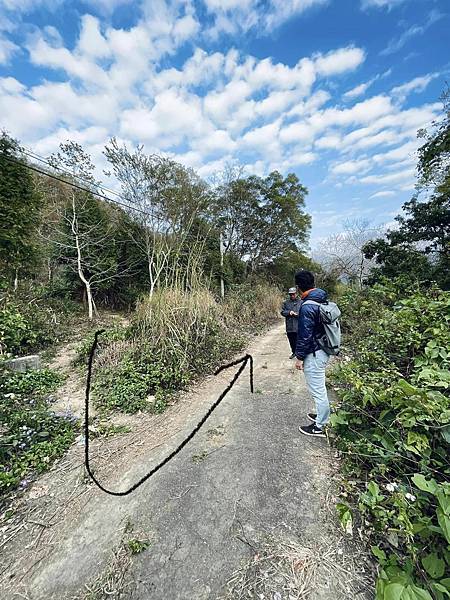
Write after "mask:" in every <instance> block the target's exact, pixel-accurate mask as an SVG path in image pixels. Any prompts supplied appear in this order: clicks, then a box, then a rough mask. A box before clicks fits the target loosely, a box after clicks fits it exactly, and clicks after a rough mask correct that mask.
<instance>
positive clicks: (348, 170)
mask: <svg viewBox="0 0 450 600" xmlns="http://www.w3.org/2000/svg"><path fill="white" fill-rule="evenodd" d="M370 166H371V161H370V160H369V159H367V158H363V159H360V160H349V161H347V162H342V163H337V164H335V165H333V166H332V167H331V169H330V171H331V172H332V173H333V174H334V175H353V174H354V173H361V172H363V171H367V169H369V168H370Z"/></svg>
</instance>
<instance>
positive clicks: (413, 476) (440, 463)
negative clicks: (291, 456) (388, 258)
mask: <svg viewBox="0 0 450 600" xmlns="http://www.w3.org/2000/svg"><path fill="white" fill-rule="evenodd" d="M347 300H348V302H347V301H346V299H345V298H344V299H343V301H341V302H340V305H341V306H342V308H343V310H344V319H343V320H344V322H346V321H347V319H346V315H348V316H349V320H348V321H347V329H348V333H349V337H350V347H347V349H346V350H347V356H346V357H345V360H343V361H342V362H340V364H339V365H338V367H337V368H336V369H335V371H334V374H333V378H334V380H335V382H336V383H337V385H338V388H339V392H338V395H339V398H340V401H339V410H338V412H337V413H336V414H334V415H332V418H331V423H332V432H333V434H334V436H335V444H336V445H337V447H338V448H339V449H340V450H341V451H342V452H343V454H344V456H345V461H344V468H345V471H344V472H345V473H346V474H347V476H348V478H349V480H350V481H351V482H352V483H350V484H347V485H346V486H345V488H346V489H345V490H344V498H345V496H349V497H350V498H351V499H352V501H353V502H350V504H349V503H348V502H345V501H343V502H341V503H340V504H339V506H338V509H339V513H340V516H341V521H342V522H343V524H348V522H349V520H351V519H352V512H353V513H354V516H355V517H357V516H358V514H359V516H360V517H359V518H360V521H361V523H364V524H365V529H366V533H367V535H368V536H369V539H370V540H371V542H372V550H373V553H374V555H375V556H376V557H377V558H378V560H379V563H380V576H379V580H378V584H377V600H387V599H390V598H403V597H405V598H406V597H408V598H412V599H416V598H417V599H424V600H425V599H429V600H430V599H431V598H432V597H434V598H437V599H438V600H441V599H443V598H445V597H448V595H449V594H448V591H447V590H448V589H449V584H450V581H449V580H448V579H445V575H444V573H445V572H448V570H449V566H450V551H449V550H450V484H449V476H450V463H449V462H448V455H449V454H448V451H449V442H450V399H449V389H450V375H449V367H450V352H449V347H448V339H449V337H448V334H449V324H450V310H449V309H450V294H448V293H445V292H442V291H440V290H437V289H434V288H431V289H428V290H421V291H418V290H415V291H409V290H407V289H406V288H405V286H404V285H401V286H399V288H398V289H397V290H396V289H395V285H394V284H392V283H391V284H389V285H387V286H386V285H384V286H383V285H379V286H375V287H374V288H373V289H369V290H366V291H363V292H361V293H355V292H354V291H351V292H349V295H348V297H347ZM402 594H403V595H402ZM430 594H432V595H433V596H432V595H430Z"/></svg>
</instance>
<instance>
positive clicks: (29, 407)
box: [0, 367, 76, 494]
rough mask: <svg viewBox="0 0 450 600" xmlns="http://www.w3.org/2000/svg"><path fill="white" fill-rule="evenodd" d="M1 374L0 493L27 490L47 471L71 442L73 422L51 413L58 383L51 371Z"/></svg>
mask: <svg viewBox="0 0 450 600" xmlns="http://www.w3.org/2000/svg"><path fill="white" fill-rule="evenodd" d="M0 369H1V371H0V434H1V435H0V462H1V471H0V492H1V493H2V494H3V493H6V492H8V491H10V490H12V489H14V488H16V487H17V486H20V487H22V488H24V487H26V486H27V485H28V483H29V481H30V480H31V479H32V477H33V476H34V475H35V474H37V473H43V472H44V471H46V470H48V469H49V468H50V466H51V465H52V463H53V461H54V460H55V459H56V458H58V457H60V456H62V455H63V454H64V452H65V451H66V450H67V448H68V447H69V446H70V444H71V443H72V442H73V440H74V437H75V430H76V420H74V419H71V418H70V417H67V418H62V417H59V416H56V415H55V414H53V413H52V411H51V393H52V392H54V391H55V390H56V388H57V387H58V386H59V385H60V383H61V377H60V375H58V374H57V373H55V372H54V371H51V370H49V369H42V370H40V371H29V372H27V373H11V372H10V371H7V370H5V369H3V368H1V367H0Z"/></svg>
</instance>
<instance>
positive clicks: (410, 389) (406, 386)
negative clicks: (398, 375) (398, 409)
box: [398, 379, 419, 396]
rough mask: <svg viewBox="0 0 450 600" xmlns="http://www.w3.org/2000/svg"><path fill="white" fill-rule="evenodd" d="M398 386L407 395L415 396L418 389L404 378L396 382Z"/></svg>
mask: <svg viewBox="0 0 450 600" xmlns="http://www.w3.org/2000/svg"><path fill="white" fill-rule="evenodd" d="M398 387H399V388H400V389H401V390H402V392H403V393H404V394H406V395H407V396H415V395H416V394H417V393H418V391H419V390H418V389H417V388H415V387H414V386H413V385H411V384H410V383H408V382H407V381H405V380H404V379H400V381H399V382H398Z"/></svg>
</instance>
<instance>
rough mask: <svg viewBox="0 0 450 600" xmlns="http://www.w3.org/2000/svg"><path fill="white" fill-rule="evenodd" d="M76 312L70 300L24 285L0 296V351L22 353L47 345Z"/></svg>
mask: <svg viewBox="0 0 450 600" xmlns="http://www.w3.org/2000/svg"><path fill="white" fill-rule="evenodd" d="M79 313H80V307H79V306H78V305H77V304H75V303H74V302H71V301H70V300H64V299H58V298H49V297H48V292H47V289H46V288H44V287H38V286H34V287H33V286H31V287H30V288H29V289H28V288H26V287H25V285H24V287H23V288H21V289H20V291H18V292H17V293H16V294H15V295H14V296H8V295H5V296H4V297H2V298H0V352H2V353H10V354H13V355H16V356H23V355H26V354H30V353H31V352H38V351H40V350H42V349H44V348H46V347H48V346H51V345H53V344H55V343H57V342H58V341H60V340H61V339H63V338H64V336H65V334H66V332H67V330H68V325H69V324H70V323H71V321H72V320H73V318H74V317H75V318H76V317H77V316H78V315H79Z"/></svg>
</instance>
